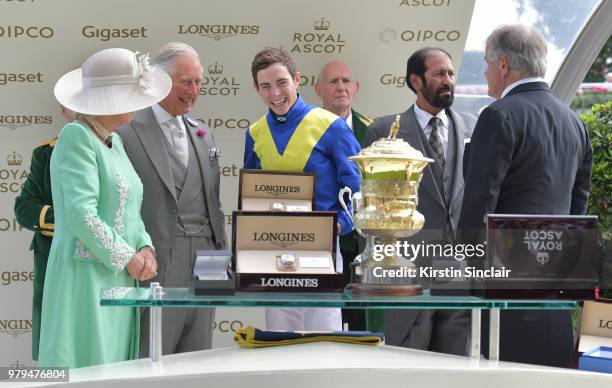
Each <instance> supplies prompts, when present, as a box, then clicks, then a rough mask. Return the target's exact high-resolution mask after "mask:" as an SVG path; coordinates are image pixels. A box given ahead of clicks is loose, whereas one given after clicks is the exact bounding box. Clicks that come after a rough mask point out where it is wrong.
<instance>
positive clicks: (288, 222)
mask: <svg viewBox="0 0 612 388" xmlns="http://www.w3.org/2000/svg"><path fill="white" fill-rule="evenodd" d="M232 221H233V223H232V241H233V242H232V253H233V254H232V266H233V268H234V270H235V276H236V288H237V289H238V290H242V291H266V292H267V291H270V292H340V291H342V287H343V285H344V284H343V277H342V273H339V272H338V270H337V268H336V241H337V229H336V224H337V215H336V212H329V211H326V212H323V211H312V212H299V213H292V212H275V211H269V212H262V211H235V212H234V213H233V220H232Z"/></svg>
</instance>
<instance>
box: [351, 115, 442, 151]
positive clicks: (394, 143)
mask: <svg viewBox="0 0 612 388" xmlns="http://www.w3.org/2000/svg"><path fill="white" fill-rule="evenodd" d="M399 119H400V115H397V116H396V118H395V121H394V123H393V125H391V129H390V130H389V137H387V138H381V139H379V140H377V141H375V142H374V143H372V144H371V145H370V146H369V147H366V148H364V149H362V150H361V152H359V153H358V154H357V155H354V156H351V157H349V159H350V160H355V161H357V160H364V159H404V160H415V161H423V162H429V163H432V162H433V159H430V158H427V157H425V156H423V154H422V153H421V151H419V150H417V149H416V148H414V147H412V146H411V145H410V144H409V143H408V142H407V141H404V140H403V139H398V138H396V136H397V132H398V131H399Z"/></svg>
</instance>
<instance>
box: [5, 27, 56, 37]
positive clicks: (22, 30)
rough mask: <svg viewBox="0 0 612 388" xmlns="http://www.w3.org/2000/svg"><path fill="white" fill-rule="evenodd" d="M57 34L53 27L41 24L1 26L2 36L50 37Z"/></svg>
mask: <svg viewBox="0 0 612 388" xmlns="http://www.w3.org/2000/svg"><path fill="white" fill-rule="evenodd" d="M53 35H55V32H54V31H53V28H51V27H40V26H0V38H14V39H20V38H28V39H38V38H42V39H49V38H52V37H53Z"/></svg>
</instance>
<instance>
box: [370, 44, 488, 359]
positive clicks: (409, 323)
mask: <svg viewBox="0 0 612 388" xmlns="http://www.w3.org/2000/svg"><path fill="white" fill-rule="evenodd" d="M406 84H407V85H408V87H409V88H410V89H411V90H412V91H413V92H415V93H416V95H417V100H416V103H415V104H414V105H413V106H412V107H410V109H408V110H407V111H406V112H404V113H402V114H401V116H400V129H399V132H398V134H397V136H398V137H399V138H401V139H404V140H405V141H407V142H408V143H410V145H411V146H412V147H414V148H416V149H417V150H419V151H421V152H422V153H423V154H424V155H426V156H428V157H430V158H432V159H434V160H435V162H434V163H433V164H430V165H429V166H427V167H426V168H425V170H424V173H423V178H422V182H421V185H420V187H419V204H418V210H419V211H420V212H421V213H422V214H423V215H424V216H425V225H424V227H423V231H422V232H421V233H419V234H417V235H416V236H414V241H418V242H420V241H421V240H425V241H431V240H432V239H433V240H436V241H442V242H444V243H446V242H454V241H455V239H456V234H457V221H458V219H459V213H460V211H461V201H462V199H463V174H462V162H463V146H464V140H465V139H467V138H469V137H470V135H471V133H472V130H473V128H474V124H475V121H476V119H475V118H474V117H472V116H470V115H466V114H461V113H458V112H456V111H454V110H452V109H450V106H451V105H452V103H453V98H454V85H455V73H454V70H453V65H452V63H451V58H450V55H449V54H448V53H447V52H446V51H444V50H442V49H439V48H431V47H426V48H422V49H420V50H418V51H416V52H415V53H414V54H412V56H411V57H410V58H409V59H408V64H407V71H406ZM394 119H395V115H391V116H385V117H381V118H377V119H376V120H375V121H374V123H372V124H371V125H370V126H369V127H368V131H367V134H366V145H370V144H371V143H373V142H374V141H375V140H377V139H379V138H381V137H386V136H388V135H389V127H390V126H391V124H392V122H393V121H394ZM453 262H454V260H451V261H450V262H447V263H446V264H442V265H453V264H454V263H453ZM430 264H431V263H430ZM433 265H434V266H435V265H440V263H436V260H434V262H433ZM469 322H470V318H469V314H468V312H467V311H465V310H388V311H386V312H385V336H386V343H387V344H390V345H399V346H404V347H411V348H417V349H424V350H431V351H436V352H444V353H451V354H459V355H463V354H466V352H467V343H468V326H469Z"/></svg>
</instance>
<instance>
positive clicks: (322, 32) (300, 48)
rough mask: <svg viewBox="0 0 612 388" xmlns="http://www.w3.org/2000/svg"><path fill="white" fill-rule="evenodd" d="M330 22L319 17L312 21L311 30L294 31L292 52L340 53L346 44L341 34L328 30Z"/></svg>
mask: <svg viewBox="0 0 612 388" xmlns="http://www.w3.org/2000/svg"><path fill="white" fill-rule="evenodd" d="M330 27H331V23H330V22H329V21H328V20H327V19H325V18H321V19H319V20H317V21H315V22H314V24H313V32H294V33H293V48H292V49H291V52H292V53H304V54H311V53H314V54H340V53H342V49H343V48H344V47H345V46H346V40H344V38H343V37H342V34H339V33H331V32H329V30H330Z"/></svg>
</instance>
